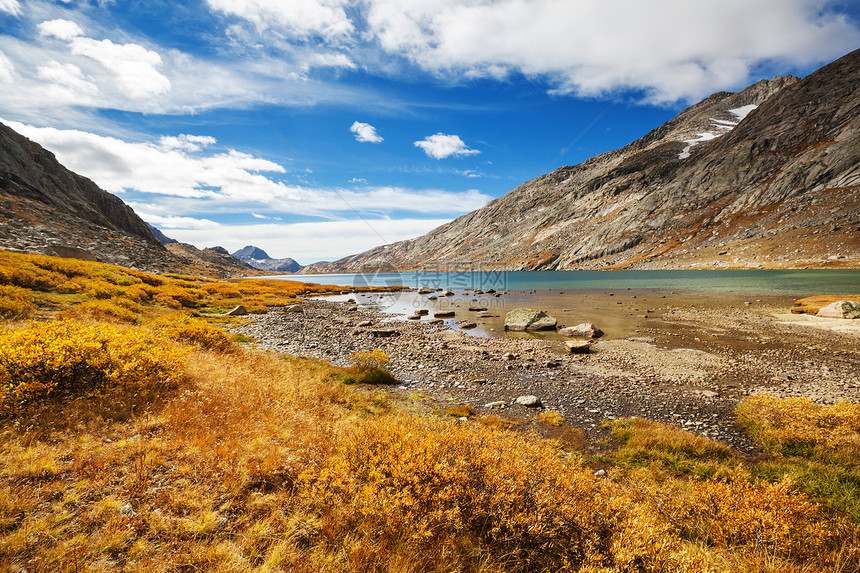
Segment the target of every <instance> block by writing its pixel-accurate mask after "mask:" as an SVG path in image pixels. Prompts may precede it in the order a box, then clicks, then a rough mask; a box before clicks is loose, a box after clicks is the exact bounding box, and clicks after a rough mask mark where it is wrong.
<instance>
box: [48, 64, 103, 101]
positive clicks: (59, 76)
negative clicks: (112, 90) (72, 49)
mask: <svg viewBox="0 0 860 573" xmlns="http://www.w3.org/2000/svg"><path fill="white" fill-rule="evenodd" d="M36 75H37V76H38V77H40V78H41V79H43V80H46V81H48V82H50V85H49V86H48V88H47V90H48V97H49V98H50V99H51V100H54V101H62V102H67V103H69V104H74V105H82V104H85V103H87V102H90V101H92V99H93V97H94V96H95V95H96V94H98V92H99V88H98V86H96V84H94V83H93V82H91V81H90V79H89V78H87V77H86V76H84V73H83V72H82V71H81V69H80V68H79V67H78V66H76V65H74V64H61V63H59V62H54V61H51V62H48V63H47V64H46V65H44V66H39V67H38V68H36Z"/></svg>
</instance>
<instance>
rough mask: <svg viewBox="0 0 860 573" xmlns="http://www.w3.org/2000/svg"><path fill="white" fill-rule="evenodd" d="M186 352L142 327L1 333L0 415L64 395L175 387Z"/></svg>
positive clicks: (55, 327) (75, 326)
mask: <svg viewBox="0 0 860 573" xmlns="http://www.w3.org/2000/svg"><path fill="white" fill-rule="evenodd" d="M184 356H185V351H184V350H182V349H180V348H177V347H175V346H173V345H171V344H169V343H167V342H166V341H164V340H161V339H158V338H156V337H154V336H153V335H152V334H150V333H148V332H147V331H144V330H142V329H139V328H119V327H114V326H110V325H107V324H85V323H81V322H76V321H70V320H62V321H57V322H51V323H37V324H33V325H32V326H30V327H28V328H25V329H22V330H14V331H6V332H3V333H2V334H0V380H3V387H2V393H0V414H15V413H18V412H21V411H24V410H26V409H27V408H28V407H29V406H31V405H33V404H36V403H38V402H40V401H44V400H48V399H51V398H54V397H57V396H62V395H86V394H90V393H95V394H101V395H112V394H116V393H121V392H129V391H151V390H159V389H165V388H172V387H175V386H176V385H177V384H178V383H179V382H180V381H181V380H183V378H184V376H185V362H184Z"/></svg>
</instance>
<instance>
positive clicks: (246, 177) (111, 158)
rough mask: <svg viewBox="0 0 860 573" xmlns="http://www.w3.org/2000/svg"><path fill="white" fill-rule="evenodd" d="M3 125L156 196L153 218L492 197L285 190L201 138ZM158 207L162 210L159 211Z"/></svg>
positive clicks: (311, 212)
mask: <svg viewBox="0 0 860 573" xmlns="http://www.w3.org/2000/svg"><path fill="white" fill-rule="evenodd" d="M0 121H3V122H4V123H6V124H7V125H9V126H10V127H11V128H12V129H14V130H15V131H17V132H18V133H21V134H22V135H24V136H26V137H28V138H30V139H32V140H34V141H36V142H38V143H40V144H41V145H43V146H44V147H46V148H47V149H50V150H51V151H52V152H54V154H55V155H56V156H57V160H58V161H60V163H62V164H63V165H65V166H66V167H68V168H69V169H71V170H72V171H75V172H76V173H80V174H81V175H84V176H86V177H89V178H90V179H92V180H93V181H95V182H96V183H97V184H98V185H99V186H101V187H102V188H104V189H106V190H107V191H110V192H112V193H125V192H129V191H137V192H141V193H147V194H151V195H153V196H154V197H153V198H152V199H151V200H150V201H149V202H148V204H149V207H148V209H149V210H148V213H149V214H150V215H158V216H161V217H168V216H173V215H176V214H183V215H189V214H199V213H212V212H220V213H224V214H230V213H236V212H241V211H243V212H247V211H248V210H249V208H250V209H254V211H255V212H258V213H262V214H265V215H274V214H281V213H289V214H291V215H305V216H316V217H330V218H332V217H335V216H340V215H341V214H344V213H353V210H357V211H359V212H362V213H365V214H383V213H392V212H393V211H400V212H403V211H406V212H420V213H430V214H459V213H465V212H468V211H472V210H474V209H477V208H479V207H481V206H483V205H484V204H486V203H487V201H489V200H490V199H491V198H490V197H489V196H488V195H485V194H483V193H481V192H480V191H478V190H476V189H471V190H468V191H465V192H453V191H445V190H436V189H423V190H412V189H404V188H401V187H373V188H369V189H368V188H362V189H361V190H360V191H357V190H354V189H332V188H325V187H323V188H313V187H307V186H301V185H295V184H288V183H286V182H284V181H282V180H279V178H278V176H279V175H283V174H286V173H287V170H286V169H285V168H284V167H283V166H282V165H279V164H278V163H275V162H273V161H269V160H267V159H263V158H261V157H255V156H253V155H250V154H247V153H243V152H240V151H237V150H234V149H228V150H227V151H226V152H225V151H222V150H217V151H207V152H203V153H201V151H202V149H190V148H189V147H188V145H187V144H188V143H189V142H191V143H192V147H194V145H195V144H205V145H212V144H214V143H215V140H214V138H211V137H209V136H203V135H193V136H190V135H184V136H179V137H176V138H171V137H162V138H161V139H159V140H158V143H157V144H156V143H149V142H128V141H124V140H122V139H119V138H116V137H105V136H100V135H96V134H94V133H89V132H85V131H80V130H60V129H55V128H38V127H33V126H30V125H26V124H22V123H18V122H13V121H7V120H0ZM173 139H175V140H176V141H173ZM165 142H169V144H165ZM183 142H184V143H185V144H186V145H184V144H183ZM174 143H175V144H177V145H178V147H177V146H176V145H174ZM157 206H160V208H162V210H161V211H156V210H154V209H155V208H156V207H157ZM135 208H136V207H135Z"/></svg>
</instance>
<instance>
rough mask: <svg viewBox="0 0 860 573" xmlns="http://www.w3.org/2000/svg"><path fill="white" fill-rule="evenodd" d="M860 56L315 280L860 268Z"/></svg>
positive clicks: (713, 111)
mask: <svg viewBox="0 0 860 573" xmlns="http://www.w3.org/2000/svg"><path fill="white" fill-rule="evenodd" d="M858 86H860V50H858V51H855V52H852V53H850V54H848V55H846V56H844V57H842V58H840V59H839V60H837V61H835V62H833V63H831V64H829V65H827V66H825V67H823V68H821V69H820V70H818V71H816V72H814V73H812V74H810V75H809V76H807V77H805V78H803V79H800V80H799V79H797V78H794V77H791V76H784V77H779V76H778V77H775V78H773V79H772V80H762V81H760V82H758V83H756V84H753V85H751V86H749V87H748V88H746V89H745V90H743V91H741V92H737V93H728V92H721V93H717V94H714V95H712V96H710V97H708V98H707V99H705V100H703V101H701V102H699V103H698V104H695V105H693V106H692V107H690V108H688V109H686V110H684V111H683V112H681V113H680V114H679V115H678V116H676V117H675V118H674V119H672V120H670V121H668V122H667V123H665V124H664V125H662V126H660V127H658V128H657V129H654V130H653V131H651V132H650V133H648V134H647V135H645V136H644V137H642V138H640V139H638V140H636V141H634V142H632V143H630V144H629V145H627V146H625V147H623V148H621V149H618V150H616V151H611V152H608V153H604V154H602V155H598V156H596V157H593V158H591V159H589V160H587V161H585V162H584V163H581V164H579V165H575V166H567V167H562V168H560V169H558V170H556V171H554V172H552V173H550V174H548V175H544V176H542V177H538V178H536V179H534V180H532V181H529V182H527V183H524V184H522V185H520V186H519V187H517V188H516V189H513V190H512V191H510V192H508V193H507V194H506V195H504V196H503V197H500V198H499V199H496V200H494V201H491V202H490V203H488V204H487V205H485V206H484V207H482V208H480V209H478V210H476V211H473V212H472V213H469V214H467V215H464V216H462V217H460V218H458V219H456V220H454V221H452V222H450V223H448V224H446V225H443V226H441V227H438V228H437V229H435V230H433V231H431V232H429V233H427V234H426V235H424V236H422V237H419V238H417V239H413V240H409V241H402V242H399V243H394V244H391V245H385V246H381V247H377V248H375V249H371V250H369V251H366V252H364V253H361V254H358V255H353V256H350V257H346V258H344V259H340V260H338V261H335V262H333V263H330V264H326V265H310V266H308V267H305V269H303V272H305V273H312V272H356V271H379V270H393V269H396V270H408V269H419V268H422V267H431V268H438V267H440V266H445V267H446V268H449V269H455V268H480V267H485V268H493V269H508V270H524V269H529V270H537V269H546V270H549V269H598V268H628V269H648V268H701V267H712V268H720V267H722V268H726V267H804V266H855V267H856V266H860V92H858Z"/></svg>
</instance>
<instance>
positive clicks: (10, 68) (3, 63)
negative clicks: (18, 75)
mask: <svg viewBox="0 0 860 573" xmlns="http://www.w3.org/2000/svg"><path fill="white" fill-rule="evenodd" d="M0 80H2V81H3V82H5V83H7V84H11V83H12V82H14V81H15V65H14V64H13V63H12V62H11V61H10V60H9V58H7V57H6V54H4V53H3V51H2V50H0Z"/></svg>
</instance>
